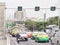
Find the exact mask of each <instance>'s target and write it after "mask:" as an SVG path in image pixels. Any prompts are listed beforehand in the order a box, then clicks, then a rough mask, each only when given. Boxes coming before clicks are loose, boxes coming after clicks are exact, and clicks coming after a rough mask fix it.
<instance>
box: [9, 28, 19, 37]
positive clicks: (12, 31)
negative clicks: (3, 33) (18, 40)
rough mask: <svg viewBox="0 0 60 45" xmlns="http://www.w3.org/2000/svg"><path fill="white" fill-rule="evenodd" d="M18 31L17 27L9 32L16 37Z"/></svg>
mask: <svg viewBox="0 0 60 45" xmlns="http://www.w3.org/2000/svg"><path fill="white" fill-rule="evenodd" d="M17 33H19V30H18V29H12V30H11V32H10V34H11V35H12V37H16V34H17Z"/></svg>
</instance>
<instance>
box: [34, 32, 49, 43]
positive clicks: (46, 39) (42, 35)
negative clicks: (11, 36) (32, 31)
mask: <svg viewBox="0 0 60 45" xmlns="http://www.w3.org/2000/svg"><path fill="white" fill-rule="evenodd" d="M43 41H44V42H49V36H48V34H46V33H45V32H40V33H38V34H37V36H36V38H35V42H43Z"/></svg>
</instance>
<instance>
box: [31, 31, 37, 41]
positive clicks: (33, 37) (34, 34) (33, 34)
mask: <svg viewBox="0 0 60 45" xmlns="http://www.w3.org/2000/svg"><path fill="white" fill-rule="evenodd" d="M37 34H38V32H33V33H32V37H31V39H33V40H34V39H35V38H36V36H37Z"/></svg>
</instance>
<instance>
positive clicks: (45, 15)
mask: <svg viewBox="0 0 60 45" xmlns="http://www.w3.org/2000/svg"><path fill="white" fill-rule="evenodd" d="M45 21H46V13H44V32H46V31H45Z"/></svg>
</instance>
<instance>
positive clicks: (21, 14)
mask: <svg viewBox="0 0 60 45" xmlns="http://www.w3.org/2000/svg"><path fill="white" fill-rule="evenodd" d="M25 15H26V14H25V10H22V11H16V12H15V15H14V21H15V22H16V21H25Z"/></svg>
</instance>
